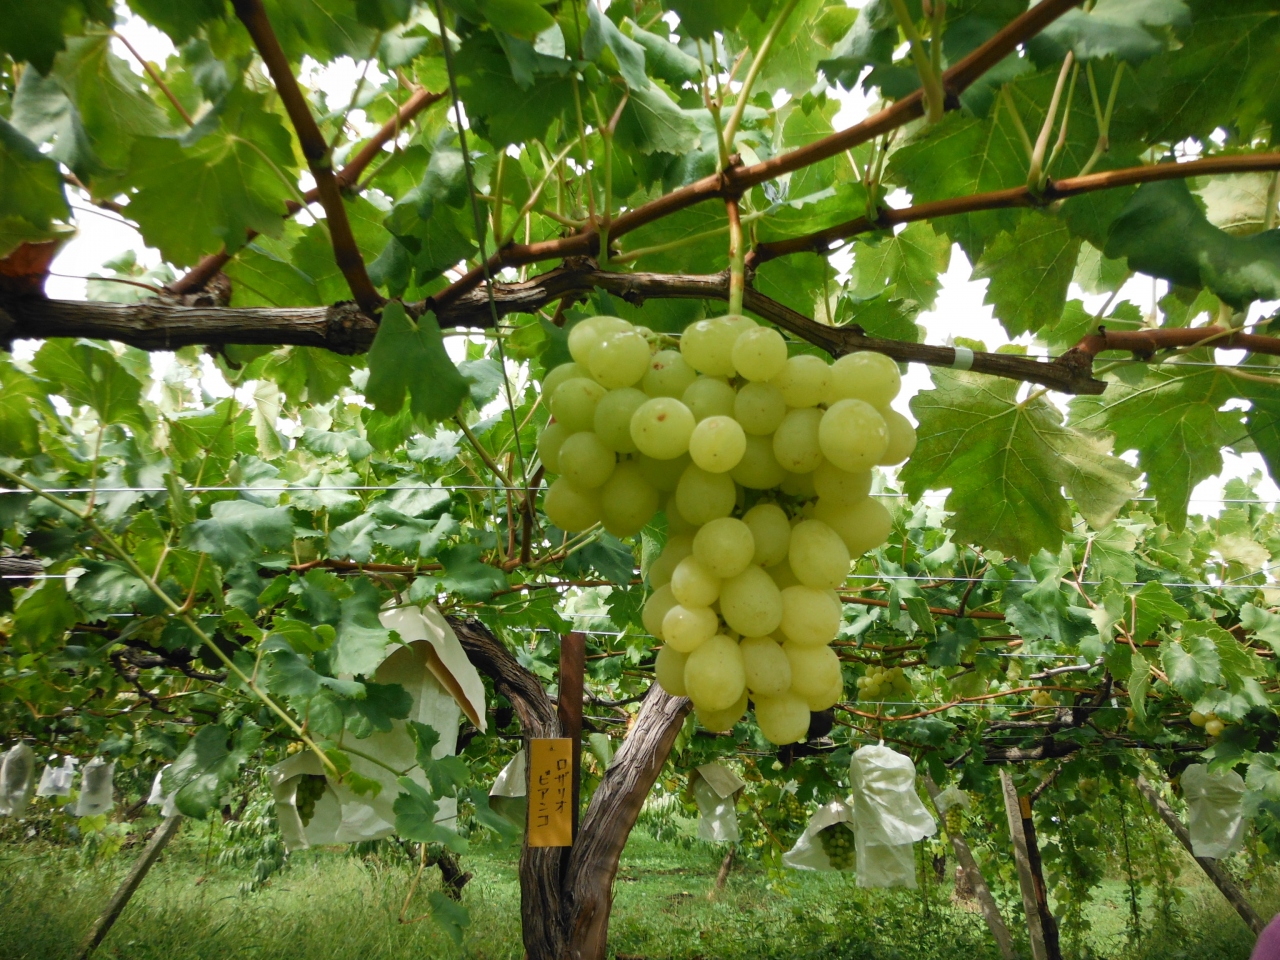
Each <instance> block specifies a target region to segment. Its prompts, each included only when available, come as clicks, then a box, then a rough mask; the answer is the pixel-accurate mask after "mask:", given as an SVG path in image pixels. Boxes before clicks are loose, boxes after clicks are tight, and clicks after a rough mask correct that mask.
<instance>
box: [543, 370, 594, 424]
mask: <svg viewBox="0 0 1280 960" xmlns="http://www.w3.org/2000/svg"><path fill="white" fill-rule="evenodd" d="M604 395H605V389H604V387H602V386H600V384H598V383H596V382H595V381H594V380H588V379H586V378H585V377H574V378H572V379H570V380H566V381H565V382H564V383H562V384H560V386H558V387H556V392H555V393H554V394H552V396H551V415H552V416H553V417H555V418H556V420H558V421H559V422H560V423H562V424H564V428H565V429H566V430H568V431H569V432H570V433H581V432H582V431H584V430H594V429H595V425H596V406H597V404H599V403H600V401H601V400H603V399H604Z"/></svg>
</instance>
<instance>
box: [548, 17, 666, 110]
mask: <svg viewBox="0 0 1280 960" xmlns="http://www.w3.org/2000/svg"><path fill="white" fill-rule="evenodd" d="M530 2H532V0H530ZM547 16H548V18H550V14H547ZM606 50H608V51H609V56H608V57H604V56H602V55H603V54H604V52H605V51H606ZM582 55H583V56H584V57H586V58H587V59H588V60H592V61H595V62H596V63H601V64H605V63H607V61H608V60H610V59H611V60H612V61H613V64H616V66H617V70H618V73H619V74H620V75H621V76H622V79H623V80H625V81H626V82H627V87H628V88H630V89H631V91H632V92H635V91H638V90H647V89H649V78H648V76H646V75H645V72H644V59H645V56H644V47H642V46H640V44H638V43H636V42H635V41H634V40H632V39H631V38H630V37H628V36H626V35H625V34H623V33H622V31H621V30H619V29H618V28H617V26H616V25H615V24H614V22H613V21H612V20H610V19H609V18H608V17H606V16H605V15H604V14H603V13H601V12H600V8H599V7H597V6H596V5H595V4H593V3H589V4H587V32H586V33H585V34H584V35H583V37H582Z"/></svg>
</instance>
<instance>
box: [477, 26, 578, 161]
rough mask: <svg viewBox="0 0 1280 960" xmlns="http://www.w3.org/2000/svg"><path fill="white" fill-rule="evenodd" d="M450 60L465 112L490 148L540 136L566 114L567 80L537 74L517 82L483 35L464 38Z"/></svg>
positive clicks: (569, 108)
mask: <svg viewBox="0 0 1280 960" xmlns="http://www.w3.org/2000/svg"><path fill="white" fill-rule="evenodd" d="M456 63H457V69H458V92H459V94H460V95H461V96H462V102H463V104H464V105H465V107H466V111H467V116H468V117H469V118H471V119H472V122H473V123H474V124H475V126H476V132H477V133H479V134H480V135H481V136H482V137H484V138H485V139H486V140H488V141H489V142H490V143H492V144H493V145H494V146H495V147H499V148H501V147H505V146H507V145H509V144H513V143H523V142H524V141H526V140H537V139H542V138H544V137H545V136H546V133H547V128H548V127H550V126H551V124H552V123H553V122H554V121H556V120H558V119H559V118H561V117H562V116H564V115H566V113H567V114H570V115H572V112H573V85H572V83H571V81H570V80H569V79H568V78H567V77H563V76H551V77H547V76H542V77H539V78H537V82H536V83H533V84H531V85H529V86H528V87H522V86H520V85H519V84H517V83H516V78H515V77H514V76H513V75H512V73H511V66H510V64H509V63H508V61H507V56H506V54H505V53H503V51H502V48H501V47H500V46H498V44H497V42H496V41H495V40H494V39H493V38H492V37H491V36H490V35H488V34H483V33H473V34H472V35H471V36H469V37H467V39H466V40H464V41H463V43H462V46H461V48H460V49H459V50H458V54H457V58H456Z"/></svg>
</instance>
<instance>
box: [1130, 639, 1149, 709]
mask: <svg viewBox="0 0 1280 960" xmlns="http://www.w3.org/2000/svg"><path fill="white" fill-rule="evenodd" d="M1129 658H1130V661H1129V703H1130V705H1131V706H1132V707H1133V715H1134V717H1135V718H1136V719H1137V721H1138V723H1140V724H1145V723H1146V722H1147V691H1148V690H1150V689H1151V664H1149V663H1148V662H1147V659H1146V657H1144V656H1143V655H1142V654H1140V653H1138V652H1137V651H1136V650H1135V651H1130V653H1129Z"/></svg>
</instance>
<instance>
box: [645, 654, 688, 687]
mask: <svg viewBox="0 0 1280 960" xmlns="http://www.w3.org/2000/svg"><path fill="white" fill-rule="evenodd" d="M688 659H689V655H688V654H687V653H681V652H680V651H679V650H676V649H675V648H674V647H670V646H664V647H662V648H661V649H659V650H658V658H657V660H655V661H654V664H653V675H654V678H655V679H656V680H657V681H658V686H660V687H661V688H662V689H663V690H665V691H667V693H669V694H671V695H672V696H673V697H683V696H685V689H684V665H685V662H686V661H687V660H688Z"/></svg>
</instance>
